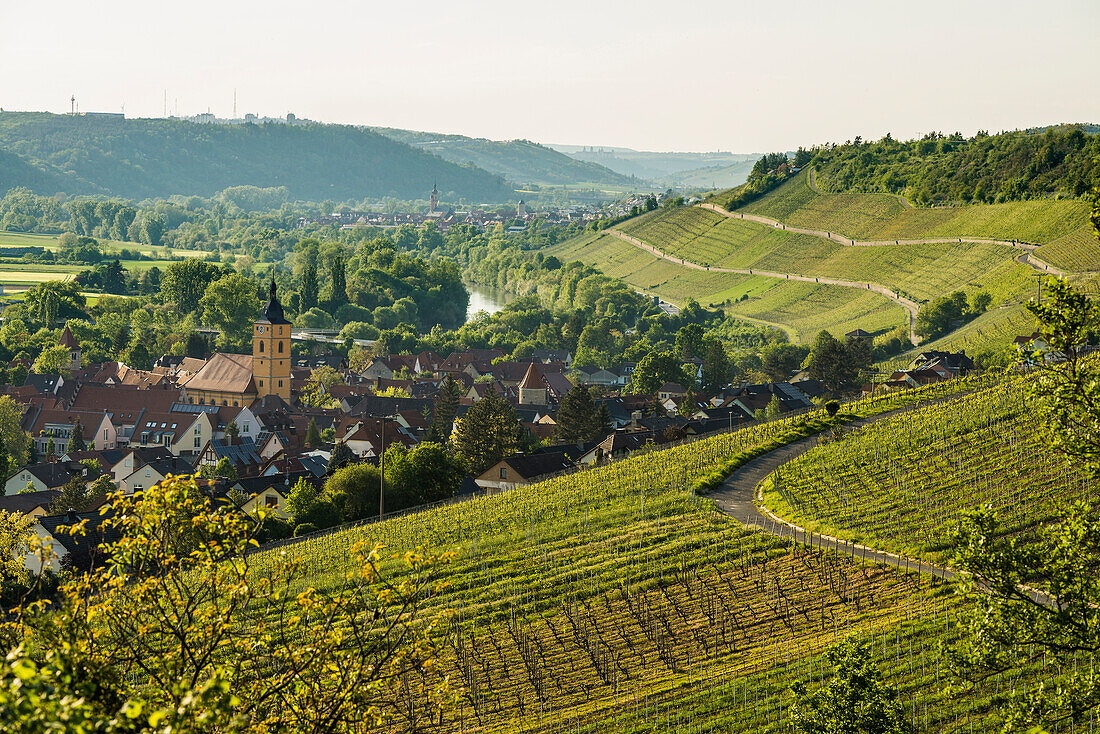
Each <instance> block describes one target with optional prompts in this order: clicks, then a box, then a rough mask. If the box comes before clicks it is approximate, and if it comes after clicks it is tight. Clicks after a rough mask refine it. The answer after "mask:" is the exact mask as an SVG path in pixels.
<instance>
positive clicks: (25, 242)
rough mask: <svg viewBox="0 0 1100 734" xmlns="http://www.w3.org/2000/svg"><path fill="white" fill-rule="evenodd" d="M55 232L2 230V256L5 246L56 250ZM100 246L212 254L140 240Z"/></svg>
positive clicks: (145, 252)
mask: <svg viewBox="0 0 1100 734" xmlns="http://www.w3.org/2000/svg"><path fill="white" fill-rule="evenodd" d="M58 236H59V235H55V234H32V233H27V232H7V231H4V230H0V256H2V255H3V249H2V248H4V247H41V248H43V249H46V250H52V251H54V252H56V251H57V249H58V244H57V238H58ZM99 243H100V247H101V248H103V249H104V250H112V251H117V250H122V249H126V250H137V251H138V252H140V253H142V254H143V255H159V256H163V255H164V254H165V253H166V252H169V251H170V252H172V253H174V254H179V255H183V256H185V257H206V256H207V255H208V254H210V253H209V252H208V251H207V250H172V248H170V247H167V246H165V245H145V244H142V243H140V242H123V241H121V240H99Z"/></svg>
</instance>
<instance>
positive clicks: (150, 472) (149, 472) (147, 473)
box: [145, 467, 153, 477]
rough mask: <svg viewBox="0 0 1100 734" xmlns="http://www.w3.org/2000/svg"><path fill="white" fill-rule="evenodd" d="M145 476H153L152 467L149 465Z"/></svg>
mask: <svg viewBox="0 0 1100 734" xmlns="http://www.w3.org/2000/svg"><path fill="white" fill-rule="evenodd" d="M145 476H147V477H151V476H153V475H152V469H150V468H149V467H145Z"/></svg>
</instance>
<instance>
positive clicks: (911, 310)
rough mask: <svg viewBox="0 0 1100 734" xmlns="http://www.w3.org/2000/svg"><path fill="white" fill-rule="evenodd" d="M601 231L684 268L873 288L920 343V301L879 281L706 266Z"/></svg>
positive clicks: (623, 235)
mask: <svg viewBox="0 0 1100 734" xmlns="http://www.w3.org/2000/svg"><path fill="white" fill-rule="evenodd" d="M604 231H605V232H606V233H607V234H612V235H615V236H616V237H618V238H619V239H621V240H623V241H624V242H628V243H630V244H632V245H634V246H635V247H637V248H638V249H640V250H645V251H646V252H648V253H649V254H651V255H655V256H656V257H659V258H661V259H662V260H668V261H669V262H671V263H675V264H676V265H680V266H682V267H685V268H690V269H692V270H702V271H705V272H708V273H736V274H738V275H762V276H764V277H767V278H777V279H779V280H800V281H803V282H806V283H821V284H824V285H839V286H842V287H844V288H857V289H859V290H863V291H872V292H874V293H878V294H879V295H882V296H885V297H886V298H888V299H890V300H891V301H893V302H895V303H897V304H898V305H900V306H901V307H902V308H904V309H905V310H906V312H907V313H908V314H909V338H910V339H911V340H912V342H913V343H914V344H919V343H920V337H918V336H917V334H916V331H915V328H916V325H917V311H918V310H919V309H920V304H918V303H917V302H916V301H913V300H910V299H908V298H905V297H904V296H901V295H898V294H897V293H895V292H894V291H892V290H890V289H889V288H887V287H886V286H883V285H878V284H877V283H858V282H856V281H854V280H839V279H837V278H819V277H815V276H812V275H795V274H794V273H776V272H773V271H770V270H753V269H751V268H750V269H741V268H717V267H708V266H705V265H699V264H698V263H693V262H691V261H690V260H684V259H683V258H679V257H673V256H672V255H669V254H667V253H665V252H662V251H661V250H658V249H657V248H656V247H654V246H653V245H650V244H647V243H645V242H642V241H641V240H640V239H638V238H637V237H633V236H631V235H628V234H626V233H625V232H620V231H619V230H617V229H606V230H604Z"/></svg>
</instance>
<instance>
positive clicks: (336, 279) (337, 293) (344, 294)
mask: <svg viewBox="0 0 1100 734" xmlns="http://www.w3.org/2000/svg"><path fill="white" fill-rule="evenodd" d="M346 267H347V263H346V261H345V260H344V255H343V253H341V252H336V253H334V254H333V255H332V259H331V260H330V261H329V278H331V281H332V285H331V288H332V290H331V291H330V292H329V297H328V307H327V308H326V309H325V310H326V311H328V312H329V313H336V311H337V310H338V309H339V308H340V307H341V306H343V305H344V304H345V303H347V302H348V281H347V273H346V272H345V268H346Z"/></svg>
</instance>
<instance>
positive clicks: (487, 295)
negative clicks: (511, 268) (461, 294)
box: [466, 283, 515, 322]
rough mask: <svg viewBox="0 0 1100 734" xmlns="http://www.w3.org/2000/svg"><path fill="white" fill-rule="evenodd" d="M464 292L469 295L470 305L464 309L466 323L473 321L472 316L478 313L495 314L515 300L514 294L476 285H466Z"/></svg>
mask: <svg viewBox="0 0 1100 734" xmlns="http://www.w3.org/2000/svg"><path fill="white" fill-rule="evenodd" d="M466 290H467V291H469V293H470V305H469V307H468V308H467V309H466V321H467V322H469V321H473V318H474V316H476V315H477V314H478V312H479V311H486V312H488V313H491V314H493V313H496V312H497V311H499V310H501V309H502V308H504V305H505V304H506V303H508V302H509V301H511V300H512V299H513V298H515V295H514V294H512V293H508V292H507V291H502V290H501V289H499V288H492V287H490V286H487V285H478V284H476V283H466Z"/></svg>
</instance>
